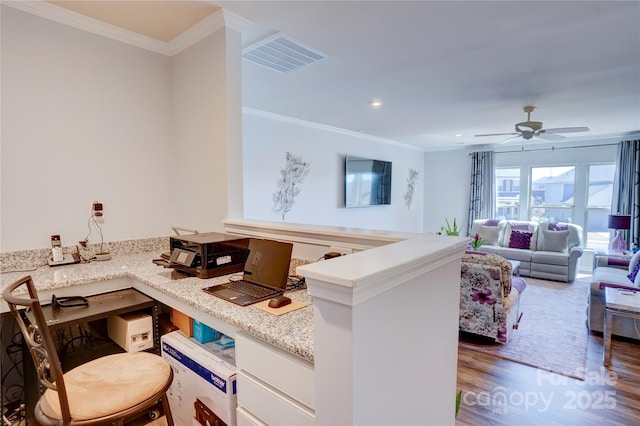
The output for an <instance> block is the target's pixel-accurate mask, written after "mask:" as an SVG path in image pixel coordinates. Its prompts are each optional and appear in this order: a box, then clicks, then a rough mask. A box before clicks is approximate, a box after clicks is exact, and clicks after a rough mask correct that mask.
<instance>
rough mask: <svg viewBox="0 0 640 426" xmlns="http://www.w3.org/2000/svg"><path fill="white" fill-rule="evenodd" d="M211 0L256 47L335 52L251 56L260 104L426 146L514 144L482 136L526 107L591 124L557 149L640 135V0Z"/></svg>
mask: <svg viewBox="0 0 640 426" xmlns="http://www.w3.org/2000/svg"><path fill="white" fill-rule="evenodd" d="M87 3H94V2H87ZM95 3H105V2H95ZM106 3H109V2H106ZM117 3H119V5H118V9H119V10H120V11H121V13H123V14H125V15H126V14H131V13H134V9H133V8H129V6H128V5H127V4H124V3H138V2H117ZM145 3H158V4H161V3H163V2H161V1H151V2H145ZM173 3H177V2H173ZM180 3H184V4H185V5H188V4H190V3H194V2H186V1H185V2H180ZM196 3H202V2H196ZM205 3H208V4H216V5H220V6H222V7H223V8H225V9H226V10H229V11H231V12H234V13H235V14H237V15H239V16H240V17H243V18H246V19H248V20H249V21H252V22H253V25H252V26H251V27H249V28H248V29H247V30H245V31H244V32H243V36H242V42H243V46H245V47H246V46H248V45H251V44H252V43H254V42H257V41H259V40H261V39H263V38H264V37H267V36H270V35H272V34H274V33H277V32H283V33H285V34H287V35H289V36H291V37H292V38H294V39H296V40H298V41H300V42H302V43H304V44H307V45H309V46H310V47H313V48H316V49H318V50H320V51H322V52H324V53H327V54H329V55H330V58H329V59H328V60H325V61H322V62H319V63H317V64H313V65H311V66H308V67H305V68H303V69H300V70H297V71H293V72H290V73H279V72H276V71H272V70H269V69H266V68H264V67H261V66H258V65H254V64H252V63H249V62H247V61H243V104H244V106H245V107H248V108H253V109H257V110H261V111H267V112H270V113H274V114H279V115H283V116H288V117H294V118H299V119H303V120H307V121H311V122H314V123H320V124H325V125H328V126H333V127H338V128H341V129H346V130H350V131H353V132H362V133H365V134H368V135H372V136H375V137H377V138H384V139H387V140H391V141H396V142H399V143H403V144H408V145H414V146H417V147H420V148H422V149H425V150H432V149H455V148H462V147H464V146H469V145H477V144H487V143H498V142H501V141H504V140H505V138H506V137H504V136H502V137H500V136H497V137H485V138H477V137H474V135H475V134H483V133H508V132H513V131H514V130H513V129H514V124H515V123H517V122H521V121H525V120H526V114H525V113H524V112H523V111H522V107H524V106H525V105H533V106H535V107H536V110H535V111H534V112H533V113H532V116H531V119H532V120H534V121H542V122H543V123H544V127H545V128H557V127H576V126H587V127H589V128H590V129H591V130H590V131H589V132H587V133H568V134H565V136H567V139H566V140H565V141H562V142H556V144H557V143H563V142H566V141H575V140H596V139H601V138H603V137H638V136H640V2H639V1H620V2H616V1H602V2H599V1H491V2H489V1H480V0H478V1H406V2H405V1H279V2H277V1H208V2H205ZM209 13H210V12H209ZM178 16H179V14H177V13H176V19H178ZM94 18H95V16H94ZM146 21H147V23H148V22H149V21H151V22H154V21H155V20H154V14H149V13H147V14H146ZM165 25H166V24H165ZM128 29H129V30H131V28H128ZM375 98H380V99H382V100H383V101H384V104H383V106H382V107H381V108H380V109H373V108H371V106H370V105H369V101H370V100H372V99H375ZM456 134H459V135H461V136H456ZM512 143H517V144H518V145H521V144H522V143H523V141H522V139H518V140H517V141H514V142H509V144H512ZM526 143H527V144H535V143H536V139H535V138H534V139H533V140H532V141H527V142H526Z"/></svg>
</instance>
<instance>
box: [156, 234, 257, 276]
mask: <svg viewBox="0 0 640 426" xmlns="http://www.w3.org/2000/svg"><path fill="white" fill-rule="evenodd" d="M169 246H170V249H171V251H170V252H169V253H165V254H163V255H162V259H154V260H153V263H155V264H156V265H160V266H164V267H165V268H173V269H175V270H177V271H181V272H184V273H186V274H189V275H193V276H196V277H198V278H213V277H219V276H221V275H228V274H234V273H237V272H242V271H243V270H244V264H245V262H246V260H247V257H248V256H249V238H238V237H236V236H234V235H228V234H220V233H216V232H207V233H203V234H191V235H178V236H176V237H171V238H170V240H169Z"/></svg>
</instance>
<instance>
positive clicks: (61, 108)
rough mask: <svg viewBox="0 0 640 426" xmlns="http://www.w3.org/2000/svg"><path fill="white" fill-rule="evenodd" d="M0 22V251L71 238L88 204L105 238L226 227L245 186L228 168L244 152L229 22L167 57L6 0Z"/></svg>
mask: <svg viewBox="0 0 640 426" xmlns="http://www.w3.org/2000/svg"><path fill="white" fill-rule="evenodd" d="M1 19H2V28H1V31H2V64H1V65H2V68H1V72H2V117H1V118H2V133H1V151H0V152H1V157H2V158H1V161H2V170H1V178H2V183H1V184H2V188H1V202H0V215H1V216H0V221H1V222H0V226H1V233H0V244H1V246H0V251H3V252H8V251H15V250H24V249H33V248H45V247H49V245H50V235H51V234H60V235H61V236H62V243H63V245H74V244H76V243H77V242H78V241H79V240H81V239H83V238H84V237H85V236H86V235H87V232H88V228H87V222H88V219H89V215H90V208H91V205H92V202H93V201H100V202H102V203H103V204H104V211H105V217H104V224H103V225H102V228H103V235H104V240H105V242H109V241H119V240H127V239H137V238H148V237H157V236H164V235H170V234H172V231H171V229H170V227H171V226H172V225H178V226H184V227H195V228H198V229H199V230H201V231H213V230H222V220H223V219H225V218H226V217H227V212H228V210H230V206H229V203H228V201H227V194H228V192H230V191H233V192H234V193H240V194H241V192H242V191H241V185H242V182H241V181H239V180H238V179H237V178H236V179H228V178H227V172H228V170H227V162H228V161H227V160H229V159H230V160H231V162H234V163H240V164H241V163H242V158H241V150H240V149H239V148H237V146H239V145H240V144H241V107H240V103H241V100H240V36H239V34H238V33H237V31H234V30H230V29H223V30H219V31H217V32H216V33H214V34H211V35H210V36H208V37H206V38H205V39H203V40H201V41H200V42H198V43H196V44H195V45H194V46H192V47H190V48H189V49H187V50H185V51H183V52H181V53H180V54H178V55H176V56H174V57H173V58H169V57H167V56H164V55H161V54H156V53H152V52H149V51H147V50H144V49H140V48H137V47H133V46H130V45H128V44H123V43H120V42H117V41H113V40H110V39H107V38H104V37H101V36H97V35H94V34H92V33H88V32H85V31H81V30H77V29H74V28H71V27H68V26H65V25H62V24H59V23H56V22H52V21H50V20H47V19H44V18H40V17H37V16H35V15H32V14H29V13H25V12H22V11H19V10H16V9H14V8H11V7H8V6H5V5H3V6H2V16H1ZM229 144H235V145H234V146H232V149H228V146H229ZM234 170H235V169H234ZM236 173H237V172H236ZM238 188H239V189H238ZM233 202H234V203H235V204H234V208H235V210H236V211H237V210H238V209H239V210H241V209H242V201H241V199H240V201H237V200H233ZM90 240H91V242H99V241H100V238H99V234H98V232H97V231H96V230H95V229H94V232H93V233H92V234H91V238H90Z"/></svg>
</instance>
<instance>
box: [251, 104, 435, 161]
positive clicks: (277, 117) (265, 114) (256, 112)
mask: <svg viewBox="0 0 640 426" xmlns="http://www.w3.org/2000/svg"><path fill="white" fill-rule="evenodd" d="M242 113H243V114H247V115H252V116H254V117H261V118H266V119H269V120H274V121H280V122H283V123H290V124H296V125H298V126H304V127H309V128H312V129H319V130H324V131H326V132H332V133H338V134H341V135H347V136H351V137H355V138H360V139H366V140H370V141H375V142H380V143H386V144H390V145H396V146H400V147H402V148H407V149H413V150H416V151H420V152H424V151H425V150H424V149H423V148H420V147H417V146H415V145H409V144H406V143H403V142H398V141H395V140H392V139H385V138H381V137H378V136H372V135H369V134H366V133H362V132H354V131H353V130H347V129H342V128H340V127H334V126H329V125H328V124H322V123H315V122H313V121H307V120H303V119H301V118H295V117H290V116H288V115H281V114H276V113H274V112H269V111H264V110H261V109H255V108H251V107H242Z"/></svg>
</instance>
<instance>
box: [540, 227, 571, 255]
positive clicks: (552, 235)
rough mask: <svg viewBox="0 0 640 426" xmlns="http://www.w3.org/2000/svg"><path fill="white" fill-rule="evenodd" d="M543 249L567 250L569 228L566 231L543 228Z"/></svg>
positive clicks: (563, 251)
mask: <svg viewBox="0 0 640 426" xmlns="http://www.w3.org/2000/svg"><path fill="white" fill-rule="evenodd" d="M542 235H543V236H542V250H544V251H555V252H558V253H566V252H567V240H568V238H569V230H566V231H547V230H545V229H543V230H542Z"/></svg>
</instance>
